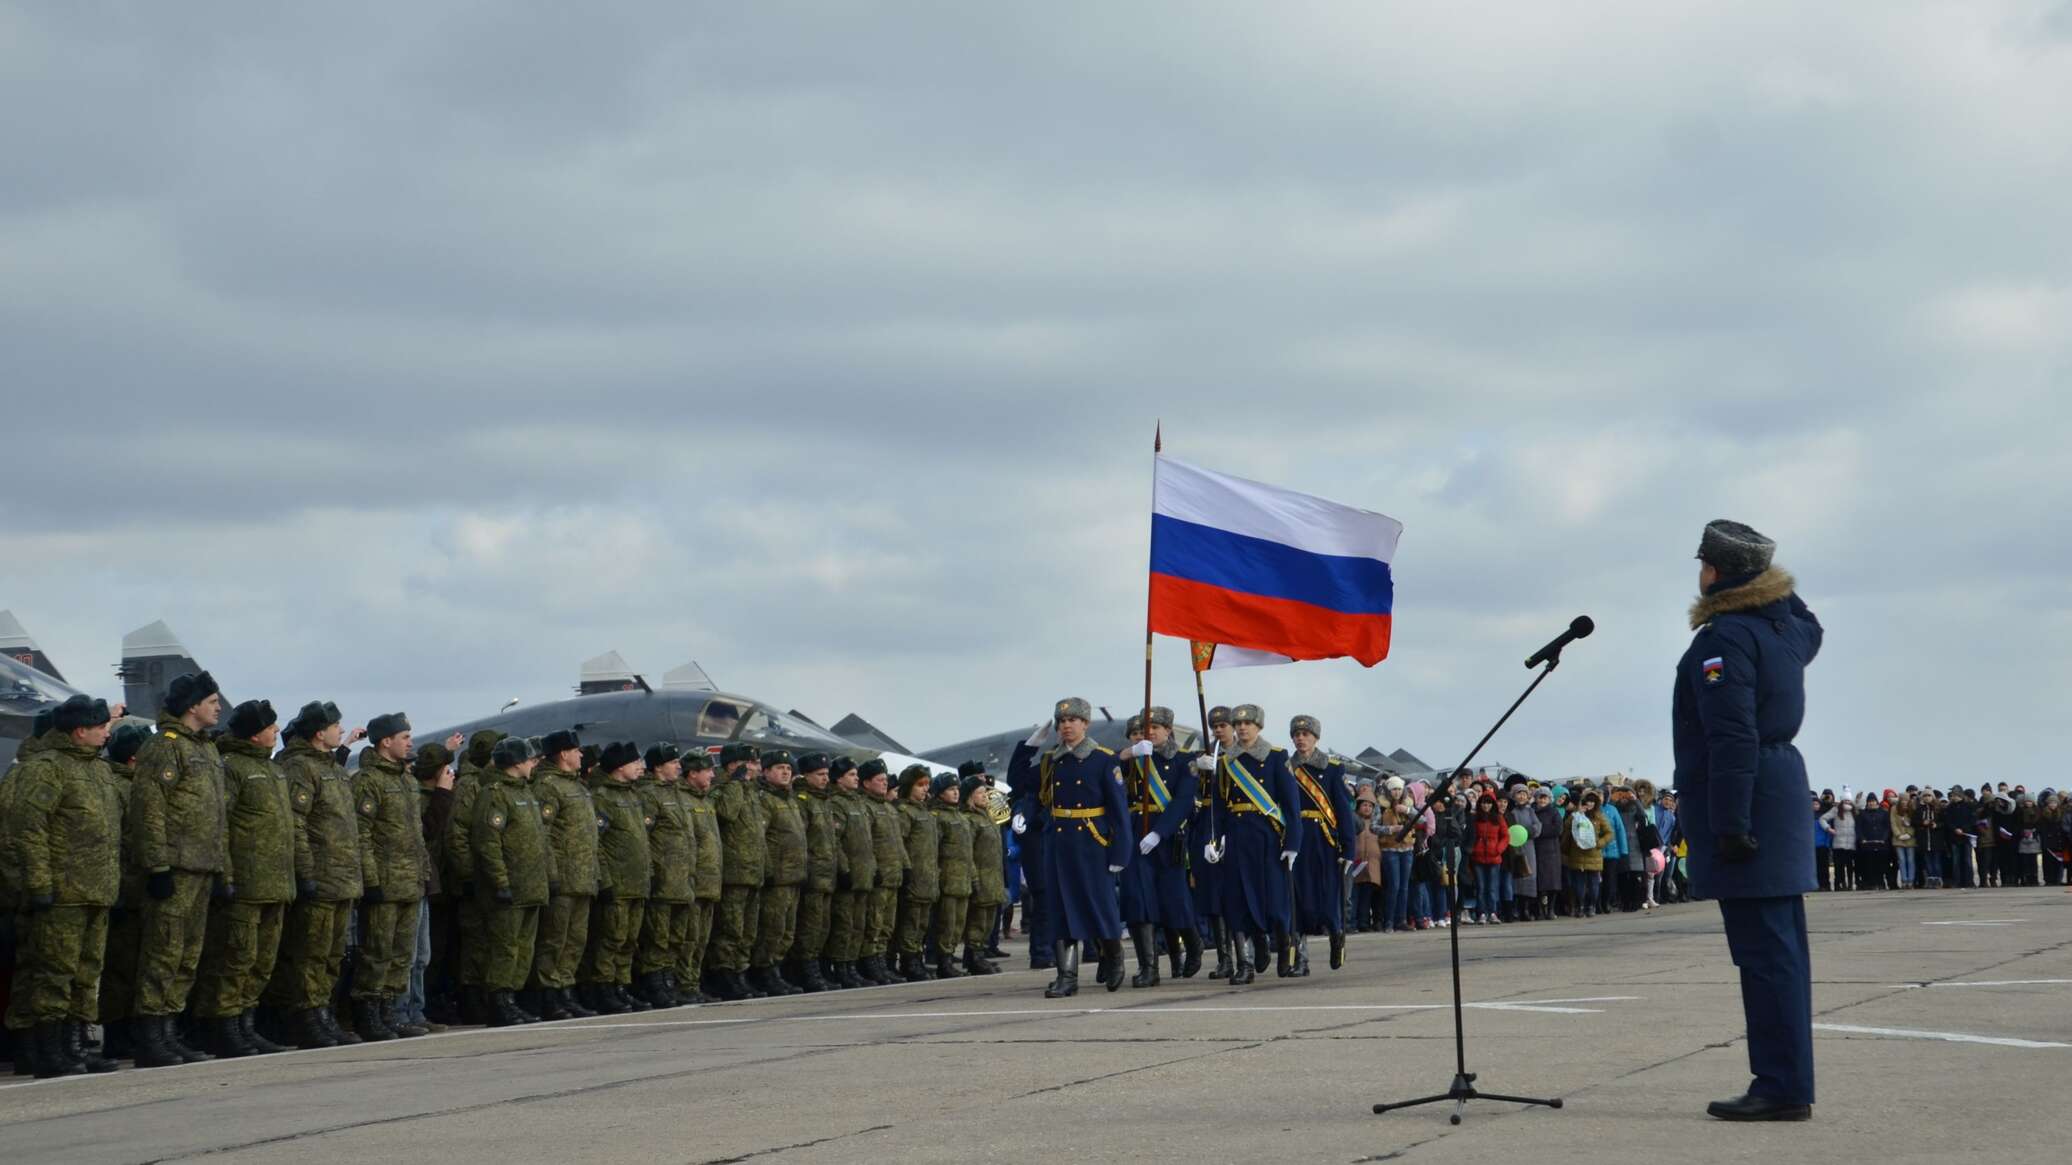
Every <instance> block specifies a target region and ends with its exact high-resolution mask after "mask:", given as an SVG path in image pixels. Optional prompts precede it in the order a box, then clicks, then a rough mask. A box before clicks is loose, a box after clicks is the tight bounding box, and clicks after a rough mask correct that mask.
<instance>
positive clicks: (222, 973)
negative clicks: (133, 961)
mask: <svg viewBox="0 0 2072 1165" xmlns="http://www.w3.org/2000/svg"><path fill="white" fill-rule="evenodd" d="M279 739H280V722H279V717H278V716H276V715H275V714H274V710H273V705H272V704H270V703H268V702H267V701H265V700H247V701H246V702H244V703H242V704H239V705H238V706H237V707H235V708H232V709H231V710H230V720H229V731H228V732H227V733H225V734H224V736H223V738H222V739H221V740H218V741H217V742H216V749H217V751H218V752H220V753H221V754H222V755H223V780H224V784H225V794H226V797H227V800H228V808H229V826H230V865H231V868H232V869H235V870H236V871H237V897H236V898H235V899H232V900H231V901H229V902H223V903H218V904H217V906H216V908H215V909H214V910H212V911H210V912H209V929H208V936H207V938H206V940H205V941H204V942H203V944H202V953H201V970H200V973H199V975H198V976H197V978H196V981H195V989H194V1017H195V1019H197V1020H199V1021H200V1022H201V1024H202V1025H203V1027H204V1029H205V1033H206V1034H205V1035H204V1039H205V1040H206V1042H207V1044H208V1050H209V1051H211V1052H214V1053H215V1054H216V1055H218V1056H220V1057H224V1058H226V1059H228V1058H233V1057H237V1056H251V1055H257V1054H260V1053H266V1052H281V1051H286V1050H287V1049H285V1048H283V1047H281V1046H280V1045H279V1044H276V1043H274V1042H273V1041H271V1040H266V1039H264V1038H263V1037H261V1036H259V1034H258V1032H257V1031H256V1030H255V1029H256V1016H255V1015H254V1014H253V1012H254V1009H256V1008H257V1007H258V1006H259V996H260V993H261V991H263V990H264V989H265V987H266V983H267V980H269V979H271V978H272V977H273V967H274V960H275V958H276V957H277V956H278V955H279V953H280V943H281V924H282V921H283V919H284V917H285V915H286V914H287V909H288V903H289V902H290V901H292V900H293V899H294V897H295V870H296V867H297V866H298V865H303V864H307V862H308V855H306V854H301V853H297V852H296V851H297V849H298V848H299V847H301V846H306V845H307V844H308V842H307V841H306V840H305V839H304V838H303V836H302V833H301V831H300V830H298V829H296V828H295V825H296V822H295V810H294V804H295V800H294V791H293V790H292V789H291V788H290V787H289V783H288V777H287V774H286V773H284V772H282V771H281V769H280V768H279V766H277V765H275V764H274V763H273V748H274V745H275V744H276V743H277V742H278V741H279ZM413 937H414V935H413Z"/></svg>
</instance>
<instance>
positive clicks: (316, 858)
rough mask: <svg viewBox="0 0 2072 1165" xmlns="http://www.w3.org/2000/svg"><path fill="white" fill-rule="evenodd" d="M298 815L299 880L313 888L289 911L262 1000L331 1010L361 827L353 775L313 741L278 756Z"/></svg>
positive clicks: (356, 879) (294, 743) (356, 880)
mask: <svg viewBox="0 0 2072 1165" xmlns="http://www.w3.org/2000/svg"><path fill="white" fill-rule="evenodd" d="M280 763H281V768H282V769H283V770H285V771H286V773H287V775H288V796H289V802H290V805H291V806H292V808H293V811H294V814H295V831H296V833H297V834H298V835H299V839H298V840H297V842H296V845H295V849H294V854H295V881H296V882H297V883H298V884H302V885H306V886H308V887H309V888H310V893H309V894H308V895H307V896H306V897H304V896H301V895H298V896H297V900H296V902H295V904H294V905H293V906H291V907H289V908H288V921H287V925H286V927H285V928H284V929H283V931H282V934H281V948H280V957H279V959H278V960H277V961H276V962H275V964H274V972H273V982H272V983H270V984H269V985H268V986H267V989H266V994H265V1001H266V1002H267V1003H268V1004H270V1005H272V1006H274V1007H279V1008H285V1009H287V1010H290V1011H307V1010H309V1009H311V1008H326V1009H328V1008H329V1007H330V1006H331V993H332V992H333V991H334V990H336V989H337V986H338V976H339V973H340V972H341V971H342V970H344V967H345V932H346V927H347V924H348V923H349V922H350V921H351V919H352V910H353V902H354V900H355V899H357V898H359V896H360V890H361V874H360V869H361V867H360V825H359V815H358V809H357V805H358V802H357V800H356V798H355V797H354V795H353V786H352V778H351V777H350V776H348V775H347V774H346V771H345V769H344V768H343V767H341V766H340V765H339V763H338V761H337V760H336V759H335V758H333V757H332V755H331V753H330V752H328V751H326V750H324V749H321V748H318V747H317V746H316V745H314V744H311V743H310V742H309V741H308V740H304V739H299V738H298V739H295V740H290V741H289V742H288V747H287V749H286V750H285V751H284V752H282V753H281V762H280Z"/></svg>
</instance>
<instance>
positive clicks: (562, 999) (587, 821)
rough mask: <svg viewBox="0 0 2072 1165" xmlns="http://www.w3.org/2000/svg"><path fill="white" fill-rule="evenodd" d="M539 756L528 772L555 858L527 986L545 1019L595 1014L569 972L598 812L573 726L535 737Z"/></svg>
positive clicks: (586, 941)
mask: <svg viewBox="0 0 2072 1165" xmlns="http://www.w3.org/2000/svg"><path fill="white" fill-rule="evenodd" d="M540 747H541V749H542V751H544V752H545V754H546V756H545V758H544V760H542V761H541V763H540V764H539V766H538V767H537V768H535V769H534V770H532V783H533V788H534V796H535V798H536V799H537V800H538V802H539V810H540V820H541V821H543V822H544V823H545V824H546V827H547V847H548V848H549V849H550V850H552V851H553V854H554V872H555V874H556V877H555V880H554V893H553V894H552V895H550V896H549V897H548V900H547V903H546V906H545V908H544V909H542V910H541V911H540V924H539V947H538V950H537V951H536V952H535V953H534V956H533V963H532V982H533V985H534V987H535V988H537V990H538V992H539V996H538V998H537V999H536V1000H530V1002H537V1003H538V1004H539V1005H540V1014H541V1015H543V1016H545V1017H546V1018H548V1019H568V1018H571V1017H573V1018H577V1019H582V1018H587V1017H589V1016H592V1015H596V1014H597V1013H596V1012H595V1011H594V1010H592V1009H591V1008H590V1006H589V1004H588V1002H586V1001H583V1000H579V999H577V998H576V974H577V972H579V971H580V970H581V969H582V963H583V952H584V951H585V950H587V949H588V948H589V945H590V908H591V903H592V901H593V900H594V899H595V897H596V895H597V807H596V804H595V802H594V800H593V799H592V797H591V793H590V786H589V785H588V784H586V783H585V782H584V781H583V777H582V772H583V741H582V738H581V737H579V736H577V735H576V733H575V732H574V730H572V729H562V730H561V731H559V732H550V733H548V734H547V735H546V736H544V737H542V738H541V739H540Z"/></svg>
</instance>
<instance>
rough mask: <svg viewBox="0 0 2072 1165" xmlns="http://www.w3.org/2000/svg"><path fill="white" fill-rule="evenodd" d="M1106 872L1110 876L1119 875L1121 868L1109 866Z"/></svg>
mask: <svg viewBox="0 0 2072 1165" xmlns="http://www.w3.org/2000/svg"><path fill="white" fill-rule="evenodd" d="M1108 872H1109V873H1111V874H1120V873H1121V872H1122V867H1121V866H1109V867H1108Z"/></svg>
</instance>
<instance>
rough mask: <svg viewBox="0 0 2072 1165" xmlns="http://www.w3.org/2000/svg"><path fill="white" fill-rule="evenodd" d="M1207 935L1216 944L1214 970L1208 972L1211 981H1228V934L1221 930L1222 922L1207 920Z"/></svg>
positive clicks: (1219, 920)
mask: <svg viewBox="0 0 2072 1165" xmlns="http://www.w3.org/2000/svg"><path fill="white" fill-rule="evenodd" d="M1209 934H1210V936H1211V937H1212V938H1213V939H1215V942H1216V969H1215V970H1213V971H1210V972H1209V978H1211V979H1228V978H1230V973H1231V969H1232V968H1231V963H1230V932H1229V931H1228V930H1225V929H1224V928H1223V920H1222V919H1220V918H1214V919H1210V920H1209Z"/></svg>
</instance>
